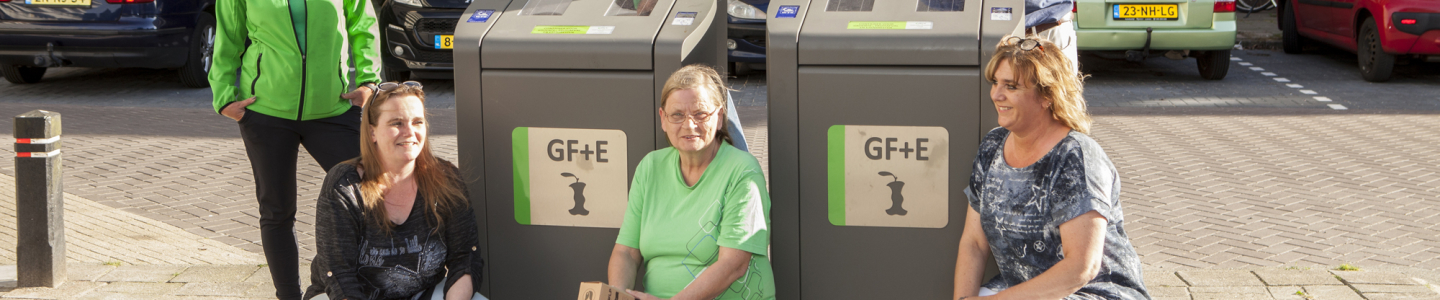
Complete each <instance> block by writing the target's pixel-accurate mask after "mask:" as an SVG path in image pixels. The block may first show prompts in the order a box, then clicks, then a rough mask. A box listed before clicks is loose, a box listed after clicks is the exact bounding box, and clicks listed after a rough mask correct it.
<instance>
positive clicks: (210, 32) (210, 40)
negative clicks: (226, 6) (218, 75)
mask: <svg viewBox="0 0 1440 300" xmlns="http://www.w3.org/2000/svg"><path fill="white" fill-rule="evenodd" d="M213 56H215V27H214V26H211V27H208V28H205V47H204V48H201V49H200V62H201V63H203V64H204V65H205V73H206V74H209V73H210V59H211V58H212V57H213Z"/></svg>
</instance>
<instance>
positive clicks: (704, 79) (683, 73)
mask: <svg viewBox="0 0 1440 300" xmlns="http://www.w3.org/2000/svg"><path fill="white" fill-rule="evenodd" d="M679 90H695V95H696V97H699V98H700V103H707V104H710V105H711V106H714V107H719V108H720V113H718V114H716V115H715V117H717V118H719V119H720V120H721V121H720V122H719V125H718V126H717V127H719V128H717V129H716V130H715V136H714V138H717V139H719V140H724V141H725V142H727V143H730V144H731V145H734V144H735V141H732V140H731V139H730V131H729V130H727V129H726V128H725V121H724V120H725V94H726V93H727V92H729V91H730V88H729V87H726V86H725V77H720V73H718V72H715V69H713V68H710V67H709V66H705V65H701V64H694V65H688V66H685V67H682V68H680V70H676V71H675V74H670V79H667V80H665V87H664V88H662V89H660V109H662V110H663V109H665V104H666V103H669V102H670V94H673V93H675V91H679Z"/></svg>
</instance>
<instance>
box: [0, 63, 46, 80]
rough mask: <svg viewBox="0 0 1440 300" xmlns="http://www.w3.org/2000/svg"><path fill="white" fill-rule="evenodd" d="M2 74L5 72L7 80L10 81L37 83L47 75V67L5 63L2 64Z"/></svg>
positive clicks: (0, 71)
mask: <svg viewBox="0 0 1440 300" xmlns="http://www.w3.org/2000/svg"><path fill="white" fill-rule="evenodd" d="M0 74H4V75H5V80H6V81H10V83H15V84H25V83H36V82H40V78H41V77H45V68H43V67H22V66H17V65H3V66H0Z"/></svg>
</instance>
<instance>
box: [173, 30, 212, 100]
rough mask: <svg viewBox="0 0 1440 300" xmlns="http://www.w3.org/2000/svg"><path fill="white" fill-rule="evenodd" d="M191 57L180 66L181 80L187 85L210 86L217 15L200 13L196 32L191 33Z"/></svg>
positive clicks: (196, 86)
mask: <svg viewBox="0 0 1440 300" xmlns="http://www.w3.org/2000/svg"><path fill="white" fill-rule="evenodd" d="M190 36H191V38H190V57H189V58H188V59H186V60H185V66H184V67H180V82H181V83H184V84H185V86H187V87H192V88H203V87H210V79H209V76H210V61H211V60H212V59H214V58H215V17H213V16H210V14H208V13H204V12H201V13H200V21H199V23H198V24H196V26H195V32H192V33H191V34H190Z"/></svg>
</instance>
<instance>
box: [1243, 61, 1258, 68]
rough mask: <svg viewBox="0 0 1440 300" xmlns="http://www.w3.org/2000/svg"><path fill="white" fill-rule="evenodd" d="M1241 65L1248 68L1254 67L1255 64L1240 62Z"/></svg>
mask: <svg viewBox="0 0 1440 300" xmlns="http://www.w3.org/2000/svg"><path fill="white" fill-rule="evenodd" d="M1240 65H1242V66H1247V67H1248V66H1253V65H1255V64H1252V63H1248V62H1240Z"/></svg>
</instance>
